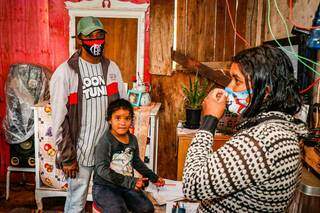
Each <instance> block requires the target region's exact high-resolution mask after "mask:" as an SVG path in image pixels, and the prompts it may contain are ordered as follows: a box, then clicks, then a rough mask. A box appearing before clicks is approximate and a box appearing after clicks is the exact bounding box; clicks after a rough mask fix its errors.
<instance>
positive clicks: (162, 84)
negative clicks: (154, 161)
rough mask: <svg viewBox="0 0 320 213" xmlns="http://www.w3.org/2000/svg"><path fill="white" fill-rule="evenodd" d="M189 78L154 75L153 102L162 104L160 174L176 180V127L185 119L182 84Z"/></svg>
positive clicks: (182, 75) (152, 82) (152, 80)
mask: <svg viewBox="0 0 320 213" xmlns="http://www.w3.org/2000/svg"><path fill="white" fill-rule="evenodd" d="M188 82H189V76H188V75H185V74H182V73H177V72H174V73H172V76H164V75H162V76H160V75H153V76H152V78H151V85H152V91H151V97H152V101H155V102H161V109H160V114H159V139H158V140H159V141H158V145H159V146H158V150H159V151H158V174H159V175H160V176H161V177H165V178H170V179H175V178H176V172H177V147H178V145H177V137H176V127H177V124H178V121H179V120H183V119H184V118H185V109H184V107H183V106H184V96H183V92H182V89H181V84H188Z"/></svg>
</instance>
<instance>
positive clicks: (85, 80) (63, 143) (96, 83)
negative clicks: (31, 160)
mask: <svg viewBox="0 0 320 213" xmlns="http://www.w3.org/2000/svg"><path fill="white" fill-rule="evenodd" d="M105 34H106V32H105V30H104V28H103V25H102V23H101V22H100V20H99V19H97V18H94V17H84V18H81V19H80V20H79V22H78V24H77V39H78V42H79V44H80V45H81V48H80V49H79V50H78V51H77V52H76V53H74V54H73V55H72V56H71V57H70V58H69V59H68V60H67V61H65V62H64V63H62V64H61V65H60V66H59V67H58V68H57V70H56V71H55V72H54V74H53V76H52V78H51V82H50V96H51V98H50V101H51V107H52V119H53V134H54V138H55V141H56V144H57V147H58V153H57V157H56V164H57V167H58V168H60V169H62V170H63V171H64V173H65V175H66V177H67V181H68V186H69V187H68V194H67V199H66V203H65V209H64V211H65V212H66V213H69V212H81V211H83V210H84V208H85V203H86V198H87V193H88V185H89V181H90V178H91V173H92V171H93V166H94V155H93V154H94V148H95V145H96V143H97V142H98V141H99V138H100V137H101V135H102V134H103V132H104V131H105V130H106V129H107V125H108V124H107V122H106V120H105V119H106V111H107V106H108V103H110V102H111V101H113V100H116V99H118V98H119V97H121V98H123V97H125V96H126V92H125V89H124V87H123V81H122V77H121V72H120V70H119V68H118V66H117V65H116V64H115V63H114V62H113V61H111V60H109V59H106V58H104V57H103V48H104V43H105Z"/></svg>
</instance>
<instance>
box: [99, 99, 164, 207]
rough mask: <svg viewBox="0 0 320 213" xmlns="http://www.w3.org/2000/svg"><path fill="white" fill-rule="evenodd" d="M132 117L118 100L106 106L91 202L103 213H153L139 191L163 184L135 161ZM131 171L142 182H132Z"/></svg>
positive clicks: (128, 105)
mask: <svg viewBox="0 0 320 213" xmlns="http://www.w3.org/2000/svg"><path fill="white" fill-rule="evenodd" d="M133 116H134V114H133V108H132V106H131V103H130V102H129V101H127V100H124V99H119V100H116V101H114V102H112V103H110V105H109V106H108V113H107V121H108V123H109V130H108V131H106V132H105V134H104V135H103V136H102V137H101V139H100V141H99V142H98V144H97V146H96V149H95V170H94V171H95V172H94V176H93V200H94V201H95V203H96V204H97V205H98V207H100V208H102V209H103V212H108V213H115V212H128V210H130V211H131V212H139V213H147V212H154V207H153V205H152V203H151V201H150V200H149V199H148V198H147V197H146V196H145V194H144V193H143V192H142V189H143V188H144V187H145V185H146V183H147V182H148V180H150V181H151V182H153V183H155V184H156V185H157V186H163V185H164V180H163V179H162V178H160V177H158V176H157V175H156V174H155V173H154V172H153V171H151V170H150V169H149V168H148V167H147V166H146V165H145V164H144V163H143V162H142V161H141V159H140V157H139V147H138V142H137V138H136V137H135V136H134V135H132V134H131V133H130V132H129V127H130V125H131V122H132V119H133ZM133 169H135V170H137V171H138V172H139V173H140V174H141V175H143V178H135V177H134V176H133V174H134V173H133Z"/></svg>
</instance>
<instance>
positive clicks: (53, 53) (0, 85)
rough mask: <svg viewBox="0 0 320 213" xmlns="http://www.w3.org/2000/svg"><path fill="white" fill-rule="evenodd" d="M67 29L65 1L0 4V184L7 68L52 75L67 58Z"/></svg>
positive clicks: (5, 151) (3, 0) (5, 149)
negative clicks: (42, 69) (39, 69)
mask: <svg viewBox="0 0 320 213" xmlns="http://www.w3.org/2000/svg"><path fill="white" fill-rule="evenodd" d="M68 25H69V16H68V13H67V10H66V9H65V5H64V0H32V1H30V0H10V1H8V0H0V122H1V127H0V131H1V132H0V133H1V134H0V162H1V164H0V181H4V177H5V173H6V168H7V166H8V164H9V156H10V153H9V145H8V144H7V143H6V142H5V139H4V135H3V129H2V119H3V117H4V115H5V103H4V82H5V80H6V77H7V74H8V70H9V66H10V65H11V64H14V63H33V64H40V65H44V66H46V67H48V68H49V69H50V70H52V71H53V70H54V69H55V68H56V67H57V66H58V65H59V64H60V63H62V62H63V61H64V60H65V59H66V58H67V57H68V46H69V44H68V41H69V29H68Z"/></svg>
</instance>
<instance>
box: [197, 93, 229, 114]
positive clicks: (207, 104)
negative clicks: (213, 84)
mask: <svg viewBox="0 0 320 213" xmlns="http://www.w3.org/2000/svg"><path fill="white" fill-rule="evenodd" d="M226 105H227V93H226V91H224V90H223V89H218V88H216V89H213V90H212V91H211V92H210V93H209V94H208V96H207V97H206V98H205V99H204V101H203V103H202V112H203V115H212V116H214V117H216V118H218V119H220V118H221V117H222V116H223V113H224V111H225V109H226Z"/></svg>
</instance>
